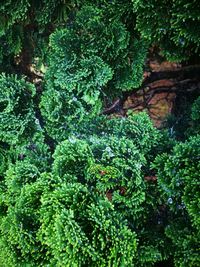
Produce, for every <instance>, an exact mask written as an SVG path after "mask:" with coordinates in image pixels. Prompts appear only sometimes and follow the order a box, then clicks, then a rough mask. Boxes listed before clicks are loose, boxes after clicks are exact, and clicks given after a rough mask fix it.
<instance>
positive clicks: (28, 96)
mask: <svg viewBox="0 0 200 267" xmlns="http://www.w3.org/2000/svg"><path fill="white" fill-rule="evenodd" d="M34 95H35V87H34V86H33V85H32V84H30V83H27V82H26V81H25V80H24V79H18V78H17V77H16V76H14V75H10V76H9V75H8V76H6V75H5V74H2V75H1V76H0V111H1V113H0V120H1V124H0V141H2V142H6V143H8V144H16V143H17V142H20V141H22V140H23V138H27V136H28V135H31V134H32V133H33V132H34V128H35V126H36V125H35V119H36V118H35V115H34V110H33V97H34Z"/></svg>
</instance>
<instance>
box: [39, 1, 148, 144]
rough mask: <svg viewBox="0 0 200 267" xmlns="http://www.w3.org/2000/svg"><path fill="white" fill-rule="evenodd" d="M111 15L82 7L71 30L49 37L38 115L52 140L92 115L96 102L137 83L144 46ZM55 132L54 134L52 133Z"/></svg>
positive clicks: (60, 136)
mask: <svg viewBox="0 0 200 267" xmlns="http://www.w3.org/2000/svg"><path fill="white" fill-rule="evenodd" d="M114 15H115V13H114V14H113V13H112V12H111V11H110V12H109V11H108V12H107V10H106V9H105V8H101V9H100V8H97V7H95V6H84V7H83V8H82V9H81V10H80V11H78V12H77V15H76V18H75V20H74V22H73V25H72V26H71V27H67V28H66V29H62V30H58V31H56V32H55V33H54V34H53V35H51V38H50V46H51V54H50V57H49V67H48V70H47V73H46V81H47V82H46V91H45V92H44V93H43V96H42V100H41V104H40V107H41V111H42V115H43V116H44V118H45V121H46V128H47V131H48V133H49V134H50V135H51V136H52V137H53V138H55V139H57V140H59V141H60V140H63V139H65V138H66V132H67V131H69V130H70V127H72V125H73V124H77V123H79V122H81V121H82V120H83V118H84V117H85V116H87V117H93V116H96V115H97V114H98V113H99V112H100V110H101V106H102V100H103V99H104V98H105V97H106V98H108V99H109V98H111V97H113V96H114V95H119V94H121V93H120V92H121V91H126V90H130V89H133V88H136V87H138V86H139V85H141V82H142V75H143V65H144V61H145V57H146V51H147V45H146V43H145V42H144V41H142V40H139V39H137V38H134V39H133V38H130V33H129V32H128V30H127V29H126V25H124V24H123V23H122V21H121V18H120V17H116V16H114ZM58 132H59V133H58Z"/></svg>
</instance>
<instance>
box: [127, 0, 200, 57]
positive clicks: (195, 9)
mask: <svg viewBox="0 0 200 267" xmlns="http://www.w3.org/2000/svg"><path fill="white" fill-rule="evenodd" d="M132 2H133V8H134V11H135V12H136V17H137V19H136V27H137V29H138V30H139V31H140V33H141V34H142V36H143V37H144V38H147V39H148V40H150V41H151V42H153V43H155V44H158V45H159V46H160V47H161V49H162V51H161V52H162V53H163V54H164V55H165V56H166V57H167V58H168V59H171V60H178V61H182V60H185V59H187V58H189V57H190V55H191V54H192V53H197V54H199V51H200V50H199V48H200V47H199V43H200V30H199V27H198V26H197V25H198V24H199V23H200V13H199V8H200V5H199V1H198V0H192V1H190V2H188V1H186V0H178V1H173V0H165V1H159V2H158V1H155V0H150V1H143V0H139V1H135V0H132Z"/></svg>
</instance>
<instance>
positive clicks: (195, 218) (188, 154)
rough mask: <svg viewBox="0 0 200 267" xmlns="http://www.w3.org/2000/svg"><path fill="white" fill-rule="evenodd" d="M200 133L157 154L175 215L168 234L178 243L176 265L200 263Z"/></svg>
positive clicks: (166, 198) (163, 186) (164, 191)
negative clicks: (199, 243) (163, 152)
mask: <svg viewBox="0 0 200 267" xmlns="http://www.w3.org/2000/svg"><path fill="white" fill-rule="evenodd" d="M199 156H200V136H199V135H197V136H195V137H192V138H191V139H190V140H189V141H187V142H185V143H179V144H177V145H176V146H175V147H174V149H173V152H172V154H171V155H168V154H162V155H160V156H158V157H157V158H156V161H155V166H156V168H157V171H158V185H159V187H160V191H161V194H162V195H163V201H164V204H165V205H167V206H168V209H169V212H170V213H171V215H170V216H169V219H168V226H167V227H166V234H167V236H168V237H169V238H171V239H172V242H173V244H174V247H175V253H174V255H175V264H176V266H198V265H199V261H200V258H199V251H198V248H197V247H198V242H199V237H200V236H199V234H200V232H199V230H200V228H199V226H200V220H199V197H200V195H199V171H200V163H199Z"/></svg>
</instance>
